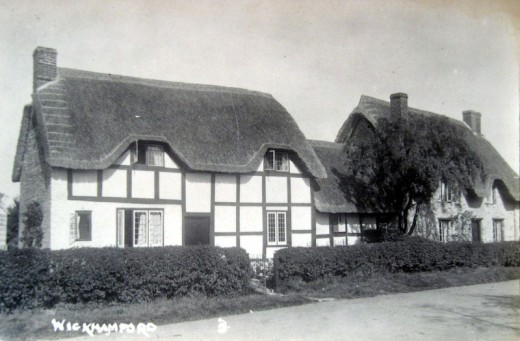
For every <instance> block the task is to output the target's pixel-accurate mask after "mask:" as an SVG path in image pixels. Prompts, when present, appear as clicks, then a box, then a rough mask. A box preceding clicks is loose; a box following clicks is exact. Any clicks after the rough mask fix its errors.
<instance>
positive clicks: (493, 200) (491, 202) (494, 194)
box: [487, 186, 497, 205]
mask: <svg viewBox="0 0 520 341" xmlns="http://www.w3.org/2000/svg"><path fill="white" fill-rule="evenodd" d="M487 203H488V204H489V205H496V203H497V188H496V187H495V186H493V187H492V188H491V193H490V194H489V196H488V197H487Z"/></svg>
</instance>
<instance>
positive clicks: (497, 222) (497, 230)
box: [493, 219, 504, 242]
mask: <svg viewBox="0 0 520 341" xmlns="http://www.w3.org/2000/svg"><path fill="white" fill-rule="evenodd" d="M493 241H494V242H503V241H504V220H503V219H493Z"/></svg>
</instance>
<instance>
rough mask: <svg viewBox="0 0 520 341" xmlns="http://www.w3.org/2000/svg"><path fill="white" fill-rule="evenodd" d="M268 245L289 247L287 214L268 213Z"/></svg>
mask: <svg viewBox="0 0 520 341" xmlns="http://www.w3.org/2000/svg"><path fill="white" fill-rule="evenodd" d="M267 244H268V245H287V214H286V212H267Z"/></svg>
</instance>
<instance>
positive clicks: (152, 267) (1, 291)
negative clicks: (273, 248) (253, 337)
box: [0, 246, 251, 311]
mask: <svg viewBox="0 0 520 341" xmlns="http://www.w3.org/2000/svg"><path fill="white" fill-rule="evenodd" d="M0 276H2V277H1V278H2V281H0V311H11V310H13V309H16V308H35V307H45V308H49V307H52V306H54V305H55V304H57V303H79V302H82V303H86V302H100V303H103V302H128V303H134V302H143V301H150V300H153V299H156V298H170V297H173V296H185V295H200V294H202V295H206V296H217V295H225V294H231V293H240V292H243V291H245V290H246V289H247V288H248V287H249V279H250V276H251V269H250V264H249V257H248V255H247V253H246V252H245V251H244V250H243V249H239V248H218V247H210V246H193V247H186V246H184V247H181V246H177V247H162V248H135V249H116V248H96V249H94V248H80V249H70V250H61V251H49V250H38V249H22V250H11V251H2V252H0Z"/></svg>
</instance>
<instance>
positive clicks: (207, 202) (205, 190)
mask: <svg viewBox="0 0 520 341" xmlns="http://www.w3.org/2000/svg"><path fill="white" fill-rule="evenodd" d="M186 212H199V213H209V212H211V175H210V174H207V173H186Z"/></svg>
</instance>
